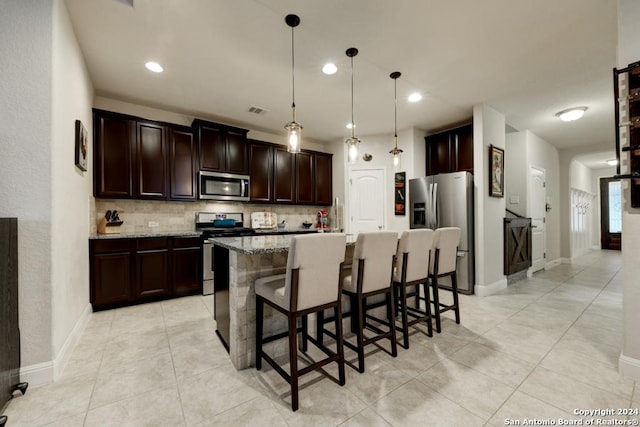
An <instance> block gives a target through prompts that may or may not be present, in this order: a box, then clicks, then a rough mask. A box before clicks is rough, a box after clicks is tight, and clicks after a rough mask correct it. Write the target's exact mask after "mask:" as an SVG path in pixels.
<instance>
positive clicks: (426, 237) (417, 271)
mask: <svg viewBox="0 0 640 427" xmlns="http://www.w3.org/2000/svg"><path fill="white" fill-rule="evenodd" d="M432 245H433V230H431V229H428V228H421V229H418V230H409V231H405V232H403V233H402V236H401V237H400V242H399V243H398V252H396V264H395V267H396V268H395V270H394V275H393V280H394V281H396V282H400V281H402V267H403V264H402V263H403V260H404V254H407V265H406V267H405V268H406V270H407V276H406V280H407V282H412V281H414V280H419V279H424V278H426V277H427V276H428V275H429V254H430V253H431V246H432Z"/></svg>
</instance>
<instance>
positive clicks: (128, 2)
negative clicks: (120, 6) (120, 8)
mask: <svg viewBox="0 0 640 427" xmlns="http://www.w3.org/2000/svg"><path fill="white" fill-rule="evenodd" d="M115 1H117V2H119V3H124V4H126V5H127V6H131V7H133V0H115Z"/></svg>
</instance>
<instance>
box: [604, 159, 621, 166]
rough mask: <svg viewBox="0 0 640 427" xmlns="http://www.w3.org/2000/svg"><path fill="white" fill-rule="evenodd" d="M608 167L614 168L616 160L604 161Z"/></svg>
mask: <svg viewBox="0 0 640 427" xmlns="http://www.w3.org/2000/svg"><path fill="white" fill-rule="evenodd" d="M606 162H607V164H608V165H609V166H616V165H617V164H618V161H617V160H616V159H611V160H607V161H606Z"/></svg>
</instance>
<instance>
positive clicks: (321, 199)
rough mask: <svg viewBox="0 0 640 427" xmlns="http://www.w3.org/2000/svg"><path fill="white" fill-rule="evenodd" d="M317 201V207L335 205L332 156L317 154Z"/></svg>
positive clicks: (315, 157) (315, 166)
mask: <svg viewBox="0 0 640 427" xmlns="http://www.w3.org/2000/svg"><path fill="white" fill-rule="evenodd" d="M314 159H315V165H314V169H315V173H316V176H315V186H314V187H315V200H314V203H315V204H316V205H324V206H326V205H331V204H332V203H333V175H332V173H333V172H332V171H333V170H332V166H331V165H332V163H333V156H332V155H331V154H324V153H315V156H314Z"/></svg>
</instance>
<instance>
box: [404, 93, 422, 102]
mask: <svg viewBox="0 0 640 427" xmlns="http://www.w3.org/2000/svg"><path fill="white" fill-rule="evenodd" d="M421 99H422V95H420V94H419V93H418V92H414V93H412V94H411V95H409V98H407V100H408V101H409V102H418V101H420V100H421Z"/></svg>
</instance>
